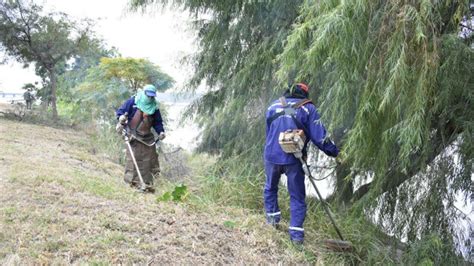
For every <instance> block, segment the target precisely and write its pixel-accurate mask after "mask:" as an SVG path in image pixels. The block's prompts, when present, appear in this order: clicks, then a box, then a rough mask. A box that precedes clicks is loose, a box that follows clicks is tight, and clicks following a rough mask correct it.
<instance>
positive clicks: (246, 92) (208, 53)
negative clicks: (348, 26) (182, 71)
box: [131, 0, 302, 171]
mask: <svg viewBox="0 0 474 266" xmlns="http://www.w3.org/2000/svg"><path fill="white" fill-rule="evenodd" d="M169 2H170V3H174V4H176V5H177V6H179V7H181V8H183V9H185V10H187V11H189V12H191V13H192V14H194V15H196V17H197V19H196V21H195V23H194V27H195V28H196V30H197V31H198V36H199V37H198V38H199V52H198V53H197V54H196V56H194V57H192V58H189V62H190V64H191V65H192V66H193V68H194V70H195V74H194V75H193V77H192V78H191V80H190V81H189V84H188V87H189V88H190V89H194V88H197V87H198V86H199V85H200V84H201V83H205V85H207V87H208V88H209V92H208V93H206V94H205V95H204V96H203V97H202V98H200V99H198V100H197V101H196V102H195V103H194V104H193V105H192V108H191V109H190V110H189V112H188V113H187V114H186V115H185V116H186V117H192V115H194V114H197V116H196V117H197V119H198V123H199V124H200V125H201V126H202V127H203V128H204V131H203V133H202V142H201V144H200V146H199V147H198V149H199V150H200V151H206V152H211V153H214V154H220V155H222V157H223V158H229V157H232V156H236V155H241V157H240V159H242V160H244V161H242V164H246V165H248V167H250V168H252V169H254V170H255V171H257V169H258V168H260V164H259V163H260V162H261V150H262V149H261V147H262V145H263V141H264V126H263V125H264V123H263V114H264V110H265V109H264V108H265V107H264V106H265V105H266V104H267V103H269V102H270V100H272V99H273V98H274V97H275V96H276V95H277V94H279V93H282V87H281V86H278V85H277V84H276V82H275V78H274V74H275V71H276V65H275V63H274V62H275V59H276V56H277V55H278V54H279V53H280V52H281V51H282V49H283V42H284V41H285V38H286V36H287V34H288V32H289V31H290V30H291V25H292V24H293V21H294V18H296V16H297V11H298V5H299V4H300V3H301V2H302V1H300V0H298V1H285V0H277V1H225V2H222V1H193V0H189V1H131V5H132V6H133V7H135V8H140V7H144V6H146V5H149V4H151V3H161V4H167V3H169ZM202 13H206V14H209V16H206V18H205V19H199V15H200V14H202ZM256 163H257V164H256Z"/></svg>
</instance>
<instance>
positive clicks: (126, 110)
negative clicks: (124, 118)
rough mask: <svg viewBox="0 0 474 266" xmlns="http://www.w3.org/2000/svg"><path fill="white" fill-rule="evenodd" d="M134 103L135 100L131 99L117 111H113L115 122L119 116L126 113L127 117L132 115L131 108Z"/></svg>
mask: <svg viewBox="0 0 474 266" xmlns="http://www.w3.org/2000/svg"><path fill="white" fill-rule="evenodd" d="M134 103H135V98H134V97H132V98H130V99H128V100H126V101H125V102H124V103H123V104H122V106H120V107H119V109H117V111H115V115H116V116H117V120H118V118H119V116H121V115H123V114H125V113H128V114H129V115H131V114H132V110H131V109H132V107H133V104H134Z"/></svg>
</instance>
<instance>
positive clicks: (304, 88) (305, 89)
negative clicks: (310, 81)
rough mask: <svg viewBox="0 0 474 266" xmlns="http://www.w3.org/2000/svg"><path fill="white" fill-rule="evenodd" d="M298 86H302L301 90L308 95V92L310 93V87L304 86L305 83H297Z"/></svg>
mask: <svg viewBox="0 0 474 266" xmlns="http://www.w3.org/2000/svg"><path fill="white" fill-rule="evenodd" d="M296 85H298V86H300V88H301V89H302V90H304V91H305V92H306V93H308V91H309V87H308V85H306V84H304V83H296Z"/></svg>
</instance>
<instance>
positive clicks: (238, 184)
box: [192, 155, 460, 265]
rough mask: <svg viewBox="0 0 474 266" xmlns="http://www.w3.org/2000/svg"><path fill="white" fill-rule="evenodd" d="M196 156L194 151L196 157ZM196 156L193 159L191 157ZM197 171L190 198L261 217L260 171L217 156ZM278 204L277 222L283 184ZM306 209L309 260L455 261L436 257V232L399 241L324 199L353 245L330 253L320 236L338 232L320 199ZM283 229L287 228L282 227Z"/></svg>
mask: <svg viewBox="0 0 474 266" xmlns="http://www.w3.org/2000/svg"><path fill="white" fill-rule="evenodd" d="M196 157H197V158H199V155H196ZM195 160H197V159H195ZM207 165H210V166H209V167H208V168H207V169H206V170H205V171H204V172H202V173H201V174H200V175H198V176H195V181H194V182H195V183H196V187H197V188H195V190H196V191H194V195H193V196H192V198H193V201H194V202H196V203H197V204H201V205H222V206H231V207H236V208H244V209H247V210H248V211H250V212H253V213H255V214H258V215H261V217H262V218H261V219H262V221H264V220H265V211H264V208H263V186H264V182H265V175H264V171H263V162H262V169H261V171H259V172H255V171H254V170H252V169H250V168H248V167H246V166H245V165H244V164H240V162H239V161H238V160H233V159H228V160H218V161H217V162H216V163H214V164H207ZM278 198H279V205H280V208H281V210H282V225H283V226H284V227H285V226H287V225H288V224H289V219H290V217H289V216H290V215H289V212H290V207H289V194H288V191H287V188H286V187H284V186H283V185H280V188H279V194H278ZM306 202H307V205H308V212H307V216H306V220H305V223H304V227H305V235H306V237H305V238H306V239H305V246H306V247H307V250H312V251H316V253H317V256H318V258H317V259H315V258H313V257H311V256H310V257H308V262H316V261H314V260H317V262H321V261H322V262H324V263H326V264H328V265H333V264H337V265H340V264H346V265H354V264H356V265H357V264H358V265H374V264H379V265H394V264H407V265H440V263H441V264H442V262H445V261H457V262H459V261H460V260H459V258H456V259H454V260H450V259H448V258H444V259H443V258H439V257H438V255H437V254H441V253H438V252H437V250H438V251H440V252H441V250H442V249H443V248H444V247H446V245H444V244H440V243H439V240H438V241H437V239H438V238H436V236H430V237H429V238H426V239H422V240H420V241H418V242H416V243H410V244H404V243H401V242H400V240H398V239H396V238H393V237H391V236H388V235H386V234H385V233H383V232H382V231H381V230H380V229H379V228H378V227H377V226H376V225H374V224H372V223H371V222H370V221H369V219H367V218H366V216H365V215H364V214H363V211H361V209H357V208H345V209H338V208H336V207H335V206H336V205H333V204H331V202H330V203H329V208H330V209H331V212H332V213H333V216H334V218H335V221H336V224H337V225H338V227H339V229H340V231H341V232H342V234H343V236H344V238H345V239H346V240H349V241H350V242H351V243H352V244H353V247H354V252H352V253H345V254H341V253H334V252H328V251H325V250H324V249H323V244H322V242H323V241H324V240H325V239H338V235H337V233H336V231H335V229H334V227H333V225H332V224H331V222H330V220H329V218H328V217H327V214H326V213H325V212H324V209H323V206H322V203H321V202H320V201H319V200H317V199H316V198H307V200H306ZM284 230H286V229H284ZM281 243H282V245H283V246H285V245H287V243H288V236H287V235H285V236H284V237H283V238H282V239H281Z"/></svg>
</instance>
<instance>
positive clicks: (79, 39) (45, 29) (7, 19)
mask: <svg viewBox="0 0 474 266" xmlns="http://www.w3.org/2000/svg"><path fill="white" fill-rule="evenodd" d="M89 33H90V29H89V24H88V23H86V22H84V23H83V25H79V24H78V23H76V22H73V21H72V20H71V19H70V18H69V17H68V16H67V15H66V14H64V13H48V14H43V11H42V7H41V6H39V5H37V4H35V3H33V2H32V1H28V0H18V1H1V2H0V44H1V46H2V47H3V48H4V50H5V52H6V54H7V55H9V56H11V57H13V58H15V59H16V60H18V61H20V62H23V63H25V64H26V65H28V64H30V63H34V64H35V67H36V72H37V74H39V75H40V76H41V77H42V78H43V80H44V81H46V82H47V83H48V84H49V87H50V94H51V103H52V111H53V117H54V118H57V109H56V89H57V76H58V73H60V72H61V71H63V69H64V66H65V65H66V62H67V60H68V59H70V58H71V57H72V56H73V55H74V54H75V53H77V52H78V50H79V49H81V48H82V47H84V46H87V40H88V34H89Z"/></svg>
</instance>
